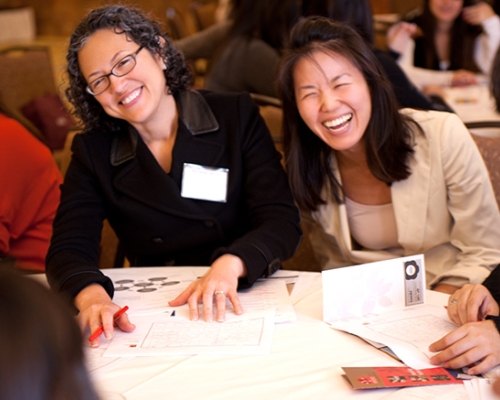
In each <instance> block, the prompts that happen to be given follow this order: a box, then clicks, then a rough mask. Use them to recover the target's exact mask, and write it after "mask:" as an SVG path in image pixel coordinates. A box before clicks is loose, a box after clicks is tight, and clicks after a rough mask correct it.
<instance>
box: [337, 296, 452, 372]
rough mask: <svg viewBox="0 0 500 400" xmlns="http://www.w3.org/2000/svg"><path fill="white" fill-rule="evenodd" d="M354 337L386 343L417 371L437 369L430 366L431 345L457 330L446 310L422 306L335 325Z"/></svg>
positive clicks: (367, 316) (339, 322)
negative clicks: (429, 348)
mask: <svg viewBox="0 0 500 400" xmlns="http://www.w3.org/2000/svg"><path fill="white" fill-rule="evenodd" d="M331 325H332V327H334V328H335V329H340V330H343V331H346V332H349V333H352V334H354V335H357V336H360V337H362V338H366V339H368V340H372V341H375V342H378V343H383V344H384V345H386V346H388V347H389V348H390V349H391V350H392V351H393V352H394V353H395V354H397V356H398V357H399V358H400V359H401V361H403V362H404V363H405V364H406V365H407V366H409V367H411V368H414V369H424V368H434V367H435V365H432V364H430V363H429V358H430V357H431V356H432V353H431V352H429V350H428V347H429V345H430V344H431V343H433V342H435V341H436V340H439V339H441V338H442V337H443V336H445V335H446V334H448V333H449V332H451V331H452V330H453V329H455V328H456V326H455V325H454V324H452V323H451V322H450V321H449V319H448V317H447V314H446V310H445V308H444V307H436V306H430V305H421V306H416V307H412V308H406V309H403V310H400V311H392V312H387V313H382V314H378V315H366V316H365V317H362V318H359V319H351V320H348V321H335V322H334V323H332V324H331Z"/></svg>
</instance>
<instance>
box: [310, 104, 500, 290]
mask: <svg viewBox="0 0 500 400" xmlns="http://www.w3.org/2000/svg"><path fill="white" fill-rule="evenodd" d="M401 112H402V113H404V114H406V115H408V116H410V117H411V118H413V119H414V120H415V121H416V122H417V123H418V124H419V125H420V126H421V127H422V129H423V131H424V135H422V134H420V133H415V154H414V158H413V159H412V161H411V165H410V166H411V171H412V173H411V175H410V177H409V178H408V179H406V180H404V181H401V182H396V183H394V184H392V186H391V195H392V202H393V206H394V213H395V217H396V224H397V230H398V242H399V244H400V245H401V247H402V248H403V250H404V254H403V255H404V256H407V255H413V254H420V253H423V254H424V256H425V258H424V260H425V268H426V277H427V285H428V287H429V288H432V287H433V286H434V285H436V284H437V283H439V282H441V283H448V284H452V285H456V286H462V285H463V284H465V283H481V282H482V281H483V280H484V279H485V278H486V277H487V276H488V275H489V273H490V271H491V270H492V269H493V268H494V267H495V266H496V265H497V264H499V263H500V214H499V210H498V206H497V204H496V200H495V196H494V194H493V189H492V186H491V182H490V180H489V176H488V172H487V170H486V167H485V164H484V162H483V159H482V157H481V155H480V153H479V151H478V149H477V147H476V145H475V143H474V141H473V139H472V138H471V136H470V134H469V132H468V131H467V129H466V128H465V126H464V125H463V123H462V122H461V121H460V119H459V118H458V117H457V116H456V115H455V114H450V113H444V112H437V111H418V110H412V109H404V110H402V111H401ZM333 168H334V172H335V174H336V176H337V179H339V181H340V176H339V173H338V168H337V163H336V161H335V160H334V163H333ZM303 223H304V224H305V227H306V230H307V231H308V232H309V234H310V238H311V243H312V246H313V248H314V251H315V254H316V256H317V258H318V261H319V262H320V263H321V265H322V268H323V269H331V268H336V267H341V266H347V265H354V264H363V263H368V262H373V261H381V260H385V259H389V258H394V257H399V256H402V255H401V254H393V253H389V252H387V251H371V250H362V249H361V250H358V249H355V248H354V247H353V242H352V240H351V234H350V231H349V224H348V219H347V213H346V207H345V205H344V204H337V203H335V202H334V201H333V200H330V201H329V202H328V203H327V204H325V205H323V206H320V207H319V208H318V210H317V211H316V212H314V213H312V214H308V215H303ZM367 229H371V230H372V231H373V234H374V235H376V234H377V227H376V226H373V227H368V228H367Z"/></svg>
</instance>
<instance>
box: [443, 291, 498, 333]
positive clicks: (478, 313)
mask: <svg viewBox="0 0 500 400" xmlns="http://www.w3.org/2000/svg"><path fill="white" fill-rule="evenodd" d="M487 315H499V306H498V303H497V302H496V301H495V300H494V299H493V297H492V296H491V293H490V292H489V291H488V289H486V288H485V287H484V286H483V285H470V284H466V285H464V286H463V287H462V288H461V289H460V290H457V291H456V292H455V293H454V294H453V295H451V296H450V298H449V300H448V316H449V317H450V320H451V321H452V322H454V323H455V324H457V325H463V324H466V323H467V322H476V321H481V320H483V319H484V318H485V317H486V316H487Z"/></svg>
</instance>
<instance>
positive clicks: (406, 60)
mask: <svg viewBox="0 0 500 400" xmlns="http://www.w3.org/2000/svg"><path fill="white" fill-rule="evenodd" d="M481 27H482V28H483V32H482V33H481V34H480V35H479V36H478V37H477V38H476V42H475V45H474V61H475V62H476V64H477V66H478V67H479V69H480V70H481V72H482V73H483V74H485V75H489V73H490V71H491V68H492V65H493V60H494V58H495V54H496V51H497V49H498V47H499V45H500V17H499V16H498V15H493V16H491V17H490V18H488V19H486V20H485V21H484V22H483V23H482V24H481ZM414 51H415V42H414V41H413V40H410V41H409V42H408V45H407V46H406V47H405V51H404V52H403V53H402V54H401V56H400V57H399V59H398V64H399V66H400V67H401V68H402V69H403V71H404V72H405V73H406V75H408V78H410V80H411V81H412V82H413V83H414V84H415V86H417V87H418V88H419V89H422V88H423V87H425V86H427V85H443V86H451V78H452V76H453V73H454V71H436V70H432V69H425V68H419V67H415V66H414V65H413V56H414ZM480 80H481V79H480Z"/></svg>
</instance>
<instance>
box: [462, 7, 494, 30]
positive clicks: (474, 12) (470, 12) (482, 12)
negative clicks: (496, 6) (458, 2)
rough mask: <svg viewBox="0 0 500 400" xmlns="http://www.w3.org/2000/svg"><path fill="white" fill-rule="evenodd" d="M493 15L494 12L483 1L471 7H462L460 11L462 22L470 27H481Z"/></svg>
mask: <svg viewBox="0 0 500 400" xmlns="http://www.w3.org/2000/svg"><path fill="white" fill-rule="evenodd" d="M493 15H495V11H493V8H491V6H490V5H489V4H488V3H485V2H484V1H481V2H480V3H478V4H475V5H473V6H469V7H464V8H463V11H462V18H463V20H464V21H465V22H467V23H468V24H470V25H481V24H482V23H483V22H484V21H486V20H487V19H488V18H490V17H492V16H493Z"/></svg>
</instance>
